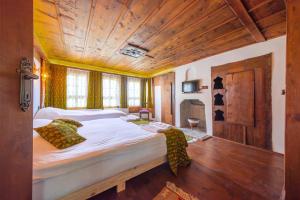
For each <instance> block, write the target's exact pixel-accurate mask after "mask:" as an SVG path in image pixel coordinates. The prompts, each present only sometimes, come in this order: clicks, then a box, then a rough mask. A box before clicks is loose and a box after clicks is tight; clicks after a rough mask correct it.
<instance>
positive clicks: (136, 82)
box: [127, 77, 141, 106]
mask: <svg viewBox="0 0 300 200" xmlns="http://www.w3.org/2000/svg"><path fill="white" fill-rule="evenodd" d="M127 102H128V106H140V105H141V79H139V78H132V77H128V79H127Z"/></svg>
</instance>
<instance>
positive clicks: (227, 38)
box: [156, 28, 249, 65]
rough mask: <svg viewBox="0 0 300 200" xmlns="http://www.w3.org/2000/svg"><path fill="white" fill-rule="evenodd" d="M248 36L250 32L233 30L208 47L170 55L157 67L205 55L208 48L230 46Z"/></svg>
mask: <svg viewBox="0 0 300 200" xmlns="http://www.w3.org/2000/svg"><path fill="white" fill-rule="evenodd" d="M248 35H249V32H248V31H247V30H246V29H244V28H240V29H238V30H233V31H231V32H229V33H227V34H224V35H222V36H220V37H219V38H217V39H216V40H212V41H209V42H207V44H208V45H195V46H192V47H190V48H187V49H186V51H184V52H178V53H174V54H173V55H169V56H168V57H166V58H163V59H162V60H160V62H158V63H157V64H156V65H162V64H163V63H164V62H169V61H174V60H180V59H181V58H188V57H189V56H190V55H192V54H195V53H203V52H205V51H206V49H209V48H208V47H210V48H212V49H213V48H215V47H217V46H220V45H223V44H227V45H228V46H230V42H231V41H234V40H235V39H236V38H242V37H248Z"/></svg>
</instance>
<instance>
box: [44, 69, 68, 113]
mask: <svg viewBox="0 0 300 200" xmlns="http://www.w3.org/2000/svg"><path fill="white" fill-rule="evenodd" d="M47 74H48V76H47V79H46V91H45V106H46V107H48V106H51V107H55V108H63V109H66V108H67V68H66V67H62V66H57V65H51V66H50V70H48V72H47Z"/></svg>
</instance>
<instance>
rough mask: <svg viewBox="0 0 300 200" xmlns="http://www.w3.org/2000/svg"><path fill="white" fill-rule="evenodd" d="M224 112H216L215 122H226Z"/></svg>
mask: <svg viewBox="0 0 300 200" xmlns="http://www.w3.org/2000/svg"><path fill="white" fill-rule="evenodd" d="M224 120H225V119H224V112H223V111H222V110H216V111H215V121H224Z"/></svg>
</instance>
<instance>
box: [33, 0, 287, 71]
mask: <svg viewBox="0 0 300 200" xmlns="http://www.w3.org/2000/svg"><path fill="white" fill-rule="evenodd" d="M34 25H35V31H34V32H35V39H36V41H37V42H36V43H37V45H38V46H39V48H40V49H43V51H44V53H45V54H46V56H47V57H48V59H49V60H50V62H53V63H68V65H74V66H75V65H79V64H80V66H82V67H83V68H84V66H87V65H88V66H94V67H95V69H97V67H99V68H100V67H101V68H105V69H109V70H116V71H121V72H124V71H126V72H131V73H136V74H140V75H150V74H154V73H157V72H160V71H163V70H166V69H169V68H173V67H176V66H179V65H182V64H186V63H190V62H193V61H195V60H198V59H201V58H205V57H208V56H211V55H214V54H217V53H221V52H224V51H227V50H231V49H235V48H238V47H242V46H245V45H249V44H252V43H255V42H261V41H265V40H267V39H270V38H274V37H278V36H280V35H284V34H285V32H286V8H285V1H284V0H241V1H239V0H35V8H34ZM128 43H130V44H134V45H137V46H140V47H142V48H145V49H148V50H149V52H148V54H147V56H145V57H140V58H132V57H128V56H125V55H122V54H120V52H119V51H120V49H121V48H123V47H124V46H126V45H127V44H128Z"/></svg>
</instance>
